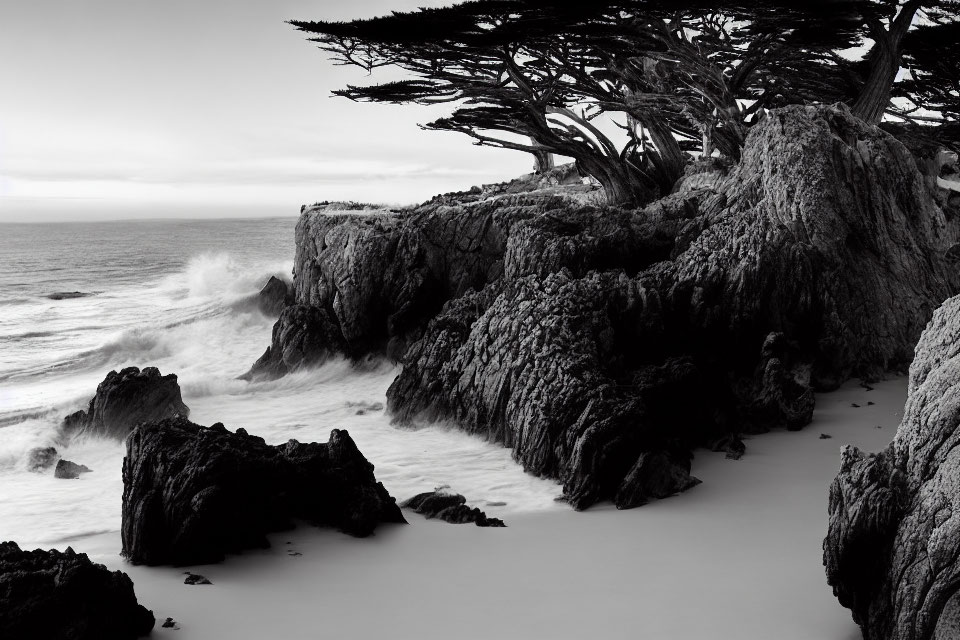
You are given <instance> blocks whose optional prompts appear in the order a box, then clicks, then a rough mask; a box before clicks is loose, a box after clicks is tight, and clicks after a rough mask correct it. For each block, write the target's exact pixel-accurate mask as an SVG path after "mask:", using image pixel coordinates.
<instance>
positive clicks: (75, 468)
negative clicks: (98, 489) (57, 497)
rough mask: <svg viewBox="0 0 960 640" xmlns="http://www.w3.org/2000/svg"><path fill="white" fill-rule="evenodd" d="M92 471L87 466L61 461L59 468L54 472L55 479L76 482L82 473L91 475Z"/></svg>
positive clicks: (58, 463) (58, 464)
mask: <svg viewBox="0 0 960 640" xmlns="http://www.w3.org/2000/svg"><path fill="white" fill-rule="evenodd" d="M90 471H92V469H90V468H89V467H87V466H85V465H82V464H77V463H76V462H70V461H69V460H62V459H61V460H60V461H58V462H57V468H56V469H54V470H53V477H54V478H62V479H65V480H75V479H77V478H79V477H80V474H81V473H90Z"/></svg>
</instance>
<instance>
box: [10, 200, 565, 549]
mask: <svg viewBox="0 0 960 640" xmlns="http://www.w3.org/2000/svg"><path fill="white" fill-rule="evenodd" d="M295 224H296V218H271V219H256V220H249V219H245V220H186V221H185V220H145V221H119V222H117V221H114V222H96V223H93V222H91V223H69V224H63V223H60V224H4V225H0V265H2V269H0V540H15V541H17V542H18V543H19V544H20V545H21V547H25V548H33V547H50V546H55V547H62V546H64V545H65V544H68V543H70V542H71V541H74V540H78V539H81V538H83V537H85V536H89V535H92V534H95V533H105V532H115V531H118V530H119V528H120V506H121V495H122V490H123V485H122V479H121V473H120V470H121V464H122V459H123V453H124V445H123V443H120V442H116V441H113V440H108V439H96V438H81V439H77V440H74V441H72V442H69V443H62V442H58V441H57V429H58V425H59V424H60V422H61V420H62V419H63V417H64V416H65V415H67V414H68V413H71V412H73V411H76V410H77V409H81V408H86V404H87V403H88V402H89V400H90V398H91V397H93V394H94V392H95V391H96V387H97V384H98V383H99V382H100V381H101V380H103V378H104V377H105V376H106V374H107V373H108V372H109V371H110V370H112V369H120V368H122V367H125V366H138V367H141V368H142V367H147V366H155V367H158V368H159V369H160V371H161V373H163V374H168V373H175V374H177V375H178V377H179V382H180V387H181V389H182V393H183V399H184V402H185V403H186V404H187V405H188V406H189V407H190V409H191V414H190V419H191V420H193V421H194V422H197V423H199V424H204V425H209V424H212V423H214V422H223V423H224V424H225V425H226V426H227V428H228V429H231V430H234V429H237V428H239V427H244V428H246V429H247V430H248V431H249V432H251V433H254V434H257V435H260V436H263V437H264V438H265V439H266V440H267V441H268V442H270V443H282V442H285V441H286V440H288V439H290V438H296V439H297V440H300V441H304V442H306V441H326V440H327V438H328V437H329V433H330V430H331V429H334V428H345V429H347V430H348V431H349V432H350V434H351V435H352V436H353V438H354V439H355V440H356V442H357V445H358V446H359V447H360V450H361V451H362V452H363V453H364V454H365V455H366V457H367V458H368V459H369V460H370V461H371V462H373V463H374V465H375V466H376V475H377V478H378V479H379V480H381V481H382V482H383V483H384V484H385V485H386V487H387V489H388V490H389V491H390V492H391V494H392V495H393V496H394V497H396V498H398V499H399V500H402V499H405V498H408V497H410V496H412V495H414V494H416V493H419V492H421V491H429V490H431V489H433V488H434V487H437V486H443V485H447V486H449V487H450V488H452V489H453V490H455V491H457V492H460V493H463V494H464V495H466V496H467V498H468V499H469V501H470V502H471V503H472V504H475V505H477V506H480V507H481V508H483V506H484V505H485V504H486V503H489V502H494V503H506V504H505V506H497V507H496V508H495V509H493V510H492V511H495V512H496V513H494V514H492V515H499V514H503V513H507V514H509V513H516V512H521V511H522V512H526V511H540V510H553V509H563V508H567V507H565V506H563V505H560V504H558V503H557V502H556V501H555V498H556V497H557V496H558V495H559V494H560V487H559V486H558V485H557V484H556V483H554V482H553V481H550V480H546V479H541V478H536V477H533V476H530V475H528V474H526V473H524V472H523V471H522V469H521V468H520V467H519V466H518V465H517V464H516V463H515V462H514V461H513V460H512V459H511V456H510V452H509V451H508V450H507V449H504V448H502V447H500V446H499V445H495V444H491V443H489V442H486V441H484V440H482V439H480V438H477V437H474V436H470V435H467V434H464V433H463V432H461V431H458V430H456V429H454V428H452V427H451V426H450V425H445V424H429V425H418V426H417V428H414V429H409V428H405V429H398V428H396V427H394V426H392V425H391V424H390V418H389V416H388V415H386V413H385V411H384V410H383V408H382V407H383V404H384V402H385V393H386V389H387V387H388V386H389V385H390V383H391V382H392V381H393V378H394V377H395V376H396V374H397V365H395V364H392V363H390V362H385V361H376V360H374V361H369V362H364V363H360V364H357V363H351V362H347V361H344V360H334V361H330V362H328V363H326V364H324V365H323V366H321V367H319V368H317V369H313V370H310V371H303V372H298V373H295V374H292V375H289V376H286V377H285V378H282V379H280V380H276V381H271V382H258V383H250V382H246V381H242V380H239V379H238V376H240V375H241V374H243V373H244V372H246V371H247V370H248V369H249V368H250V365H252V364H253V362H254V361H255V360H256V359H257V358H258V357H259V356H260V355H261V354H262V353H263V351H264V350H265V349H266V347H267V346H268V345H269V344H270V334H271V329H272V326H273V319H272V318H268V317H265V316H264V315H262V314H261V313H260V312H259V311H258V309H257V306H256V294H257V292H258V291H259V289H260V287H262V286H263V284H264V283H265V282H266V281H267V279H268V278H269V277H270V276H271V275H279V276H284V277H286V278H288V279H289V278H290V277H291V270H292V267H293V255H294V226H295ZM41 446H55V447H56V448H57V449H58V452H59V454H60V455H61V456H62V457H63V458H66V459H69V460H71V461H73V462H76V463H79V464H84V465H86V466H88V467H90V468H91V469H92V470H93V471H92V472H91V473H88V474H84V475H83V476H82V477H81V478H80V479H79V480H58V479H55V478H54V477H53V473H52V470H47V471H44V472H42V473H37V472H31V471H29V470H27V466H26V455H27V452H28V451H29V450H30V449H32V448H34V447H41Z"/></svg>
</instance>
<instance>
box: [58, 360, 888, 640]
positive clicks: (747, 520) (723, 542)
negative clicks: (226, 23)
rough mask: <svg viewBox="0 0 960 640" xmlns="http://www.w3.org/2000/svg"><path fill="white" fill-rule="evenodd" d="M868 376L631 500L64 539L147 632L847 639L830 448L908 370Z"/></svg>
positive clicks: (854, 429)
mask: <svg viewBox="0 0 960 640" xmlns="http://www.w3.org/2000/svg"><path fill="white" fill-rule="evenodd" d="M873 386H874V387H875V389H874V390H872V391H868V390H866V389H865V388H863V387H861V386H860V385H859V384H857V383H856V382H851V383H848V384H847V385H845V386H844V387H843V388H842V389H840V390H839V391H836V392H834V393H829V394H821V395H820V396H818V403H817V411H816V414H815V418H814V421H813V423H812V424H811V425H810V426H808V427H807V428H806V429H804V430H803V431H800V432H797V433H790V432H785V431H777V432H772V433H769V434H764V435H761V436H755V437H752V438H750V439H749V440H747V454H746V455H745V456H744V457H743V458H742V459H741V460H738V461H734V460H727V459H725V458H724V456H723V454H720V453H712V452H708V451H698V452H697V456H696V459H695V461H694V467H693V470H694V474H695V475H696V476H698V477H699V478H701V479H702V480H703V484H702V485H700V486H698V487H695V488H694V489H692V490H691V491H689V492H688V493H687V494H685V495H683V496H681V497H679V498H674V499H669V500H662V501H659V502H655V503H651V504H649V505H647V506H644V507H642V508H639V509H634V510H630V511H617V510H616V509H614V508H613V507H612V506H610V505H599V506H597V507H595V508H592V509H590V510H588V511H586V512H582V513H575V512H573V511H566V510H558V511H546V512H544V511H541V512H535V513H511V514H508V515H505V519H506V520H507V525H508V528H506V529H481V528H478V527H474V526H469V525H451V524H447V523H444V522H438V521H428V520H425V519H423V518H422V517H421V516H419V515H417V514H414V513H409V512H408V513H406V516H407V519H408V520H409V521H410V524H409V525H407V526H383V527H382V528H381V529H379V530H378V531H377V534H376V535H375V536H374V537H372V538H368V539H354V538H350V537H349V536H346V535H343V534H340V533H337V532H334V531H326V530H320V529H315V528H312V527H308V526H302V527H299V528H298V529H296V530H294V531H291V532H285V533H279V534H275V535H273V536H272V537H271V541H272V548H270V549H268V550H263V551H251V552H247V553H244V554H242V555H239V556H233V557H230V558H228V559H227V561H225V562H223V563H221V564H217V565H209V566H193V567H181V568H148V567H136V566H131V565H129V564H128V563H126V562H124V560H123V559H122V558H120V556H119V548H120V540H119V532H111V533H105V534H99V535H96V536H91V537H87V538H82V539H76V540H72V541H70V544H72V546H73V547H74V549H76V550H78V551H84V552H87V553H88V554H90V555H91V557H92V558H93V559H94V560H95V561H97V562H102V563H103V564H105V565H107V566H109V567H111V568H115V569H120V570H122V571H126V572H127V573H128V574H129V575H130V576H131V578H132V579H133V581H134V583H135V586H136V592H137V596H138V598H139V600H140V601H141V602H142V603H143V604H145V605H146V606H147V607H148V608H150V609H152V610H153V612H154V615H155V616H156V617H157V620H158V622H157V628H156V629H155V630H154V632H153V635H154V637H167V636H168V634H169V635H170V637H176V638H181V639H182V640H191V639H200V638H202V639H212V638H230V639H236V640H242V639H246V638H250V639H253V638H258V639H260V638H288V639H291V640H295V639H307V638H380V637H394V638H489V637H502V638H530V639H533V638H553V639H556V638H584V637H595V638H656V639H678V640H680V639H695V638H710V639H718V640H722V639H726V638H730V639H734V638H736V639H737V640H753V639H756V640H761V639H763V640H767V639H769V638H781V639H784V640H815V639H816V640H855V639H856V638H858V637H859V630H858V628H857V627H856V625H855V624H854V623H853V622H852V620H851V619H850V615H849V612H848V611H847V610H845V609H843V608H842V607H841V606H840V605H839V604H838V603H837V601H836V600H835V599H834V597H833V595H832V593H831V591H830V588H829V587H828V586H827V584H826V580H825V578H824V574H823V569H822V567H821V562H820V558H821V541H822V539H823V535H824V532H825V530H826V504H827V502H826V492H827V487H828V486H829V483H830V481H831V479H832V478H833V476H834V475H835V473H836V470H837V464H838V461H839V449H840V447H841V446H842V445H844V444H847V443H850V444H855V445H857V446H859V447H861V448H864V449H867V450H871V451H874V450H877V449H879V448H882V447H883V446H884V445H886V443H887V442H889V440H890V439H891V438H892V436H893V434H894V431H895V429H896V426H897V424H898V422H899V418H900V415H901V412H902V408H903V402H904V399H905V396H906V379H905V378H897V379H892V380H889V381H885V382H881V383H878V384H875V385H873ZM869 402H873V403H874V404H872V405H869V404H868V403H869ZM853 404H858V405H860V406H859V407H853V406H852V405H853ZM878 427H879V428H878ZM821 433H823V434H829V435H830V436H831V438H829V439H820V434H821ZM373 462H374V463H376V461H375V460H374V461H373ZM401 497H402V496H401ZM487 511H488V513H490V514H491V515H498V513H497V510H496V508H494V507H488V508H487ZM297 554H299V555H297ZM186 569H190V570H192V571H195V572H198V573H201V574H203V575H205V576H206V577H208V578H209V579H210V580H211V581H212V582H213V585H212V586H188V585H184V584H183V577H184V576H183V572H184V570H186ZM167 617H172V618H174V619H175V620H176V621H177V626H178V627H179V629H176V630H174V629H163V628H161V627H160V624H161V623H162V621H163V620H164V619H165V618H167Z"/></svg>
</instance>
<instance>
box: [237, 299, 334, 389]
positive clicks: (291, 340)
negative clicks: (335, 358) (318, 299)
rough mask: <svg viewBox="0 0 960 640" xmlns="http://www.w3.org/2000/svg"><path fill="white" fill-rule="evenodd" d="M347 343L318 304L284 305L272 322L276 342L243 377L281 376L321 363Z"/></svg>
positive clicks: (274, 341) (248, 378) (328, 315)
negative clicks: (278, 316) (276, 318)
mask: <svg viewBox="0 0 960 640" xmlns="http://www.w3.org/2000/svg"><path fill="white" fill-rule="evenodd" d="M346 347H347V344H346V342H345V341H344V339H343V335H342V334H341V333H340V329H339V327H338V326H337V325H336V323H335V322H334V320H333V319H332V318H331V317H330V314H329V313H328V312H327V311H326V310H325V309H321V308H319V307H313V306H310V305H305V304H294V305H290V306H288V307H285V308H284V310H283V311H282V312H281V313H280V318H279V319H278V320H277V322H276V324H274V325H273V343H272V344H271V346H269V347H267V350H266V351H265V352H264V354H263V355H262V356H260V359H258V360H257V361H256V362H255V363H254V365H253V367H252V368H251V369H250V371H249V372H247V373H246V374H244V375H243V376H242V378H244V379H247V380H250V379H255V378H268V379H269V378H279V377H280V376H283V375H285V374H287V373H288V372H290V371H294V370H296V369H300V368H302V367H309V366H313V365H317V364H320V363H321V362H323V361H324V360H326V359H327V358H328V357H330V356H331V355H333V354H335V353H337V352H341V353H342V352H344V351H345V350H346Z"/></svg>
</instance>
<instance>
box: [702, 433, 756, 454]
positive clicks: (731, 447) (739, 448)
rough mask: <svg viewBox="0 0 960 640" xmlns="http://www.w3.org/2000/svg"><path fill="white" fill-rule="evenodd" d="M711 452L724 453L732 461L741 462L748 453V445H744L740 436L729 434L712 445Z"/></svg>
mask: <svg viewBox="0 0 960 640" xmlns="http://www.w3.org/2000/svg"><path fill="white" fill-rule="evenodd" d="M710 450H711V451H719V452H724V453H726V454H727V455H726V457H727V458H729V459H730V460H739V459H740V458H742V457H743V454H745V453H746V452H747V445H745V444H744V443H743V440H741V439H740V436H738V435H736V434H735V433H728V434H727V435H724V436H721V437H720V438H717V439H716V440H714V441H713V442H712V443H710Z"/></svg>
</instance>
